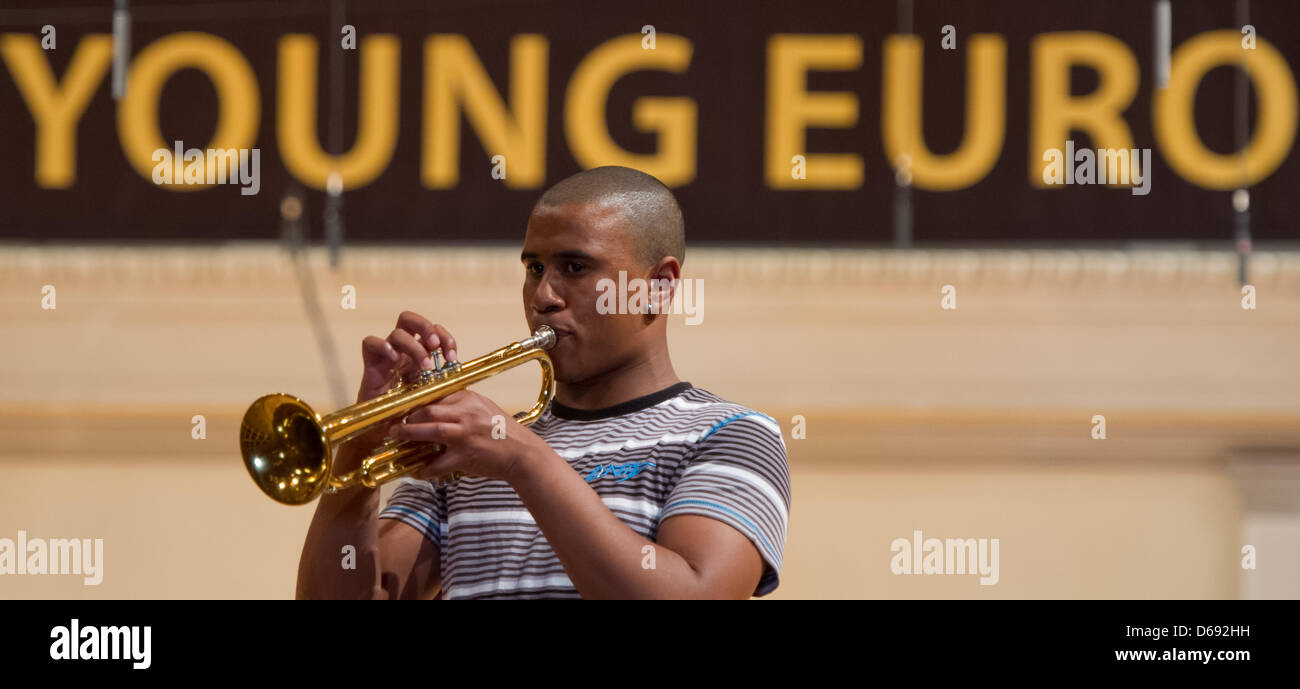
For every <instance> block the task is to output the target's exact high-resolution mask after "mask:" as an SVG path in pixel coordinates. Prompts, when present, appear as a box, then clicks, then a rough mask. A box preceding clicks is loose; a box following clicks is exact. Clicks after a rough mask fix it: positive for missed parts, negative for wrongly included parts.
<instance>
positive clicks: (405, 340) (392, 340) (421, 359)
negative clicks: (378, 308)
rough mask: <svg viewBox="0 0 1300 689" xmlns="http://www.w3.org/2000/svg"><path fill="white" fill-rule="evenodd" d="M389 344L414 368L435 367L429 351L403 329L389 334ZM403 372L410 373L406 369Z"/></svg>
mask: <svg viewBox="0 0 1300 689" xmlns="http://www.w3.org/2000/svg"><path fill="white" fill-rule="evenodd" d="M388 344H390V345H392V346H393V349H395V350H397V351H398V352H399V353H401V354H404V355H406V357H407V359H408V360H409V362H410V364H411V365H412V367H414V368H419V369H426V368H432V367H433V362H431V361H430V360H429V352H428V350H426V349H425V348H424V345H422V344H420V343H419V342H418V341H417V340H416V339H415V336H414V335H412V334H411V333H410V332H408V331H406V330H403V329H401V328H397V329H395V330H393V332H391V333H389V334H388ZM402 371H403V372H404V373H406V372H408V371H407V369H406V368H403V369H402Z"/></svg>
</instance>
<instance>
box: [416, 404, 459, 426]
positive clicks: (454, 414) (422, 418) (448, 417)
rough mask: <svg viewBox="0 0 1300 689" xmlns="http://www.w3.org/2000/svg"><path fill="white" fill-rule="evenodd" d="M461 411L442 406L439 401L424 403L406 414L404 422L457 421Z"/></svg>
mask: <svg viewBox="0 0 1300 689" xmlns="http://www.w3.org/2000/svg"><path fill="white" fill-rule="evenodd" d="M461 416H463V412H461V411H459V410H456V409H451V408H448V407H446V406H444V405H443V404H442V403H441V401H438V402H434V403H431V404H426V405H424V406H423V407H420V408H419V409H416V410H415V411H413V412H411V413H410V414H407V415H406V423H407V424H408V425H409V424H413V423H434V422H444V423H457V422H458V421H459V420H460V418H461Z"/></svg>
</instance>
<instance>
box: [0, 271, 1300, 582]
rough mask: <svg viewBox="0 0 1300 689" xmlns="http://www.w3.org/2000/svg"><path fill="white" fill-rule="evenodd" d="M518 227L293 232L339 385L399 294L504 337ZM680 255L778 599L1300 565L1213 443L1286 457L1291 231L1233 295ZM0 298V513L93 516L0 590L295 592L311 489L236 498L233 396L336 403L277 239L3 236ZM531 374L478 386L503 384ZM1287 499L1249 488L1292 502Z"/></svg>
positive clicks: (513, 325) (1113, 281)
mask: <svg viewBox="0 0 1300 689" xmlns="http://www.w3.org/2000/svg"><path fill="white" fill-rule="evenodd" d="M517 251H518V249H517V247H506V248H502V249H474V250H470V249H442V250H432V249H427V248H404V249H366V250H351V251H349V252H348V253H346V254H345V257H344V258H345V261H344V264H343V266H342V267H341V268H340V269H339V270H338V271H331V270H330V269H329V268H328V267H327V266H326V263H325V259H324V256H323V255H322V254H313V255H312V257H311V263H312V265H313V273H314V276H315V280H316V293H317V295H318V298H319V299H320V300H321V303H322V305H323V308H324V313H325V314H326V317H327V319H328V321H329V328H330V331H331V333H332V335H333V338H334V340H335V342H336V343H337V347H338V359H339V363H340V365H341V366H342V372H343V375H344V380H345V388H346V393H347V394H348V395H349V396H350V395H352V394H354V392H355V388H356V384H357V380H358V376H359V373H360V370H359V368H360V367H359V361H358V358H359V357H358V348H359V342H360V340H361V338H362V337H363V336H365V335H367V334H377V335H383V334H386V333H387V332H388V331H389V330H390V329H391V328H392V326H393V321H394V319H395V317H396V314H397V313H398V312H399V311H401V310H402V309H412V310H416V311H419V312H421V313H424V314H425V315H428V316H430V317H433V318H435V319H436V320H438V321H440V322H442V323H444V324H446V325H448V326H449V327H450V328H451V329H452V330H453V332H455V333H456V335H457V339H458V340H459V341H460V343H461V349H462V355H474V354H477V353H481V352H484V351H486V350H488V349H491V348H495V347H497V346H500V345H501V344H504V343H505V342H506V341H508V340H512V339H517V338H518V337H521V336H522V335H523V334H525V333H524V332H523V331H524V324H523V319H522V309H521V306H520V303H519V292H518V289H519V283H520V278H521V277H522V269H521V268H520V267H519V264H518V259H517ZM686 268H687V277H699V278H702V279H703V281H704V284H705V287H706V289H705V292H704V306H705V311H704V321H703V323H702V324H700V325H697V326H687V325H684V324H683V323H682V317H680V316H677V317H675V322H674V324H673V326H672V328H670V331H671V337H672V348H673V355H674V362H675V364H676V366H677V370H678V373H679V374H680V375H681V377H682V378H683V379H685V380H690V381H692V382H693V383H695V384H696V385H699V386H702V387H706V388H708V389H710V390H712V391H714V392H716V393H718V394H720V395H723V396H724V397H727V398H730V399H733V400H735V401H738V402H742V403H744V404H746V405H748V406H751V407H755V408H758V409H760V410H763V411H765V412H767V413H769V414H771V415H772V416H774V417H775V418H777V419H778V420H780V421H781V422H782V425H783V427H784V428H785V429H786V432H787V445H788V447H789V459H790V464H791V471H792V480H793V491H794V499H793V508H792V514H791V521H790V533H789V538H788V542H787V545H786V561H785V569H784V572H783V583H782V586H781V588H780V589H779V590H778V592H777V593H776V594H774V595H773V597H775V598H804V597H853V598H858V597H861V598H895V597H907V598H912V597H920V598H929V597H962V598H964V597H1010V598H1019V597H1120V598H1130V597H1131V598H1143V597H1170V596H1172V597H1193V598H1200V597H1212V598H1223V597H1236V596H1238V595H1242V594H1243V593H1247V592H1248V593H1249V595H1252V596H1256V597H1258V596H1261V595H1262V596H1263V597H1267V596H1268V595H1269V592H1270V591H1272V592H1274V593H1273V595H1286V594H1285V593H1281V594H1279V593H1277V592H1278V591H1280V590H1281V589H1278V588H1277V587H1270V586H1268V585H1265V586H1262V587H1261V586H1260V585H1258V584H1259V581H1263V578H1262V577H1256V579H1258V581H1256V580H1252V579H1248V578H1247V577H1251V576H1255V575H1257V574H1264V573H1265V572H1267V573H1268V574H1269V575H1270V576H1273V577H1275V578H1276V576H1277V575H1278V574H1279V572H1278V570H1279V569H1285V568H1292V569H1294V563H1293V562H1287V561H1286V560H1285V559H1284V558H1283V557H1281V552H1280V551H1281V550H1282V549H1286V548H1288V547H1289V548H1291V551H1296V550H1300V544H1297V543H1295V542H1294V541H1293V540H1288V539H1293V536H1288V535H1286V534H1289V533H1293V531H1288V530H1287V528H1281V529H1280V530H1279V529H1278V528H1275V527H1276V524H1277V520H1276V519H1274V520H1273V521H1269V520H1267V519H1265V520H1264V521H1261V520H1260V519H1259V518H1258V514H1259V513H1260V510H1261V509H1264V508H1260V507H1259V499H1258V498H1257V497H1252V496H1253V495H1254V493H1252V492H1251V491H1249V490H1245V489H1243V488H1242V483H1241V479H1240V472H1234V471H1231V470H1229V467H1232V466H1240V465H1241V464H1242V462H1246V463H1247V464H1249V462H1250V461H1251V458H1252V457H1254V456H1255V455H1256V454H1257V453H1258V452H1260V451H1264V450H1267V451H1268V452H1269V453H1270V454H1269V457H1270V460H1269V461H1270V462H1273V463H1275V464H1280V465H1281V466H1284V467H1286V466H1291V467H1293V466H1295V464H1296V462H1297V457H1300V452H1298V451H1297V448H1300V397H1298V396H1297V394H1296V390H1297V389H1300V364H1297V362H1296V357H1295V352H1296V351H1297V345H1300V323H1298V322H1297V320H1296V317H1295V315H1296V314H1297V313H1300V256H1297V255H1296V254H1291V253H1279V254H1261V255H1258V256H1257V257H1256V262H1255V273H1254V274H1253V276H1252V280H1253V283H1254V285H1255V286H1256V288H1257V291H1258V304H1259V308H1258V309H1256V310H1253V311H1245V310H1243V309H1242V308H1241V306H1240V299H1241V297H1240V291H1239V287H1238V286H1237V285H1236V284H1235V282H1234V277H1235V263H1234V261H1233V257H1232V256H1231V255H1229V254H1225V253H1180V252H1135V253H1118V252H920V251H917V252H900V253H891V252H875V251H856V250H855V251H847V250H846V251H838V252H828V251H803V250H800V251H796V250H789V251H760V250H746V251H711V250H706V249H694V250H692V253H691V258H690V260H689V261H688V263H687V265H686ZM46 284H51V285H54V286H55V287H56V289H57V300H58V301H57V308H56V309H54V310H42V309H41V288H42V286H43V285H46ZM344 284H351V285H354V286H355V287H356V289H357V295H358V299H357V309H356V310H354V311H347V310H343V309H341V308H340V307H339V299H340V295H339V291H340V287H341V286H342V285H344ZM945 284H951V285H954V286H956V288H957V307H958V308H957V309H956V310H954V311H945V310H942V309H940V308H939V298H940V294H939V290H940V287H941V286H942V285H945ZM0 322H3V323H4V331H5V337H4V339H3V343H2V344H0V348H2V349H0V354H3V356H0V380H2V381H3V384H2V385H0V471H2V472H3V476H4V480H3V482H0V538H6V537H7V538H15V537H16V534H17V531H18V530H20V529H22V530H24V531H26V532H27V533H28V535H29V536H32V537H45V538H71V537H99V538H104V539H105V579H104V582H103V584H101V585H100V586H98V587H85V586H82V585H81V584H80V583H79V582H80V580H79V579H78V578H76V577H72V576H44V577H39V576H0V598H18V597H29V596H52V597H114V598H116V597H185V598H189V597H216V598H230V597H284V596H288V595H290V594H291V592H292V584H293V577H294V572H295V569H296V562H297V551H298V548H299V547H300V545H301V540H302V537H303V534H304V531H305V527H306V524H307V521H308V520H309V519H310V508H288V507H282V506H279V505H277V504H274V503H272V502H271V501H270V500H269V499H267V498H265V497H263V496H262V495H261V494H260V493H258V492H257V490H256V489H255V488H254V486H253V485H252V482H251V481H249V479H248V477H247V475H246V474H245V472H244V469H243V467H242V464H241V463H240V461H239V458H238V452H237V449H236V435H235V433H236V427H237V422H238V418H239V416H240V414H242V411H243V408H244V407H245V406H246V405H247V404H248V402H250V401H252V400H253V399H254V398H256V397H257V396H259V395H262V394H265V393H268V392H273V391H283V392H292V393H295V394H298V395H300V396H302V397H304V398H305V399H307V400H308V401H309V402H311V403H313V404H314V405H316V406H317V408H318V410H329V409H332V408H333V407H334V404H335V403H334V401H333V399H332V397H331V391H330V389H329V385H328V384H327V382H326V380H325V376H324V374H323V370H324V369H323V367H322V360H321V356H320V354H319V350H318V349H317V346H316V343H315V341H314V340H313V339H312V334H311V329H310V326H309V324H308V322H307V320H306V318H305V316H304V309H303V305H302V300H301V297H300V293H299V288H298V285H297V283H296V282H295V280H294V277H293V268H292V264H291V263H289V262H288V261H287V260H286V259H285V257H284V255H283V254H282V253H281V252H280V251H279V250H278V249H276V248H274V247H267V246H260V245H231V246H224V247H213V248H205V249H168V248H124V247H119V248H103V249H88V248H66V249H48V248H37V247H8V248H0ZM535 378H536V374H535V372H534V370H533V369H531V368H530V369H526V370H520V371H518V372H512V373H510V374H507V375H506V376H503V377H502V378H501V379H499V380H496V381H492V382H490V383H488V384H486V385H485V386H484V387H483V388H481V389H483V390H484V391H485V392H488V393H489V394H492V395H493V396H494V397H496V398H497V399H498V401H500V402H501V403H502V404H503V405H507V406H508V405H514V406H522V405H523V403H524V402H525V400H527V399H528V398H530V397H531V396H533V395H535V387H534V386H535ZM196 414H202V415H204V416H205V417H206V419H207V438H206V439H205V440H194V439H192V438H191V437H190V429H191V421H190V420H191V418H192V417H193V416H194V415H196ZM1094 414H1104V415H1105V416H1106V419H1107V425H1108V429H1107V430H1108V438H1107V439H1106V440H1093V439H1092V438H1091V437H1090V429H1091V424H1090V419H1091V418H1092V416H1093V415H1094ZM795 415H802V416H803V417H805V418H806V420H807V438H806V439H795V438H791V437H790V435H789V433H790V430H791V421H792V419H793V417H794V416H795ZM1288 509H1289V508H1287V507H1285V506H1283V507H1281V508H1279V507H1277V505H1276V504H1272V505H1271V506H1268V507H1267V508H1266V509H1264V511H1265V512H1267V513H1268V514H1270V515H1273V517H1277V518H1280V519H1281V520H1282V523H1283V525H1284V527H1285V525H1286V524H1291V523H1292V522H1291V521H1288V520H1294V516H1293V515H1291V514H1290V513H1289V512H1288ZM1279 515H1280V516H1279ZM1259 524H1265V525H1268V524H1273V525H1274V527H1268V528H1265V527H1261V526H1258V525H1259ZM1252 525H1253V526H1252ZM914 529H919V530H921V531H923V533H924V534H925V535H926V536H927V537H931V536H933V537H938V538H946V537H954V538H956V537H961V538H966V537H975V538H979V537H987V538H998V539H999V542H1000V562H999V565H1000V581H999V583H998V584H996V585H994V586H980V585H979V584H978V583H977V581H976V579H977V577H974V576H925V575H916V576H896V575H894V574H892V573H891V572H890V567H889V563H890V558H891V552H890V550H889V547H890V542H891V541H892V540H893V539H895V538H910V537H911V534H912V532H913V530H914ZM1279 533H1281V534H1283V535H1282V536H1278V534H1279ZM1250 534H1255V535H1258V534H1265V535H1260V536H1253V535H1250ZM1253 537H1259V538H1262V539H1264V540H1262V541H1261V543H1266V544H1267V545H1266V547H1265V546H1261V547H1265V550H1264V551H1261V552H1260V554H1259V562H1260V565H1259V566H1260V568H1261V570H1260V571H1258V572H1243V570H1242V569H1241V568H1240V566H1239V561H1240V557H1241V556H1240V550H1241V547H1242V545H1243V544H1245V543H1246V542H1247V541H1246V540H1245V539H1246V538H1253ZM1266 568H1272V569H1266ZM1290 574H1292V576H1291V577H1283V579H1294V578H1295V576H1294V575H1295V574H1296V572H1294V571H1292V572H1290ZM1272 580H1273V579H1270V581H1272ZM1252 586H1253V588H1251V587H1252ZM1291 595H1294V594H1291Z"/></svg>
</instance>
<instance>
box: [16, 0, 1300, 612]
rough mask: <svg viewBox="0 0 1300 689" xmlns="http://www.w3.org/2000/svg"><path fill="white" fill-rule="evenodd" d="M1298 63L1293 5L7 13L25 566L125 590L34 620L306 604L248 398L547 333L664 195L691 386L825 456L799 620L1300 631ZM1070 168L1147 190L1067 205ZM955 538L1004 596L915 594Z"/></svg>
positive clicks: (335, 5)
mask: <svg viewBox="0 0 1300 689" xmlns="http://www.w3.org/2000/svg"><path fill="white" fill-rule="evenodd" d="M1298 59H1300V27H1298V26H1297V24H1296V22H1295V13H1294V5H1292V4H1291V3H1289V2H1282V1H1277V2H1266V1H1262V0H1252V1H1250V2H1246V1H1245V0H1228V1H1224V2H1213V1H1210V0H1178V1H1175V2H1161V1H1155V2H1145V1H1142V2H1121V1H1119V0H1108V1H1102V2H1094V3H1088V4H1086V5H1079V6H1069V7H1065V6H1059V4H1058V3H1038V2H1028V1H1023V2H1022V1H1012V0H1007V1H1005V2H955V1H954V2H943V1H939V0H934V1H926V0H889V1H885V2H860V3H842V2H832V1H830V0H803V1H801V2H798V3H793V2H739V1H729V2H689V3H688V2H647V3H638V4H637V5H635V6H629V7H627V8H620V9H615V8H612V7H610V6H609V5H608V4H607V3H599V2H587V1H582V0H557V1H555V2H524V1H513V2H510V1H501V2H496V1H492V0H488V1H485V2H480V3H460V2H406V1H393V2H369V3H358V2H345V1H343V0H330V1H327V2H317V1H313V2H294V1H290V2H252V1H250V2H215V1H214V2H204V1H203V0H196V1H195V2H173V3H163V2H156V1H155V2H138V1H136V2H119V3H117V4H116V5H115V4H114V3H112V2H87V1H86V0H80V1H78V0H66V1H62V2H42V3H18V5H17V6H13V7H11V6H8V5H7V6H6V7H5V8H3V9H0V63H2V64H0V147H2V149H3V151H4V152H5V153H6V159H7V164H6V165H4V166H0V324H3V338H2V339H0V354H2V355H3V356H0V475H2V476H3V480H2V481H0V538H8V539H14V540H16V539H17V538H18V533H19V531H23V532H25V533H26V535H27V537H29V538H46V539H51V538H102V539H104V579H103V582H102V583H101V584H100V585H98V586H86V585H83V582H82V579H81V577H79V576H73V575H47V576H34V575H12V576H11V575H7V574H6V575H0V597H3V598H30V597H49V598H284V597H291V596H292V595H293V590H294V589H293V587H294V580H295V576H296V571H297V561H298V554H299V550H300V548H301V545H302V541H303V538H304V537H305V534H306V528H307V524H308V523H309V521H310V519H311V514H312V510H313V508H312V507H298V508H291V507H285V506H281V505H279V504H276V503H274V502H272V501H271V500H270V499H268V498H267V497H265V496H264V495H262V494H261V493H260V492H259V491H258V490H257V488H256V487H255V486H254V484H253V482H252V481H251V480H250V479H249V477H248V475H247V473H246V471H245V469H244V467H243V465H242V463H241V461H240V457H239V451H238V447H237V445H238V425H239V420H240V417H241V416H242V414H243V411H244V409H245V408H246V407H247V405H248V404H249V403H250V402H252V401H253V400H254V399H255V398H257V397H259V396H261V395H263V394H267V393H270V392H288V393H292V394H296V395H298V396H300V397H302V398H303V399H305V400H306V401H308V402H309V403H310V404H312V405H313V407H315V408H316V409H317V410H318V411H328V410H333V409H336V408H338V407H341V406H343V405H344V404H347V403H350V402H351V401H352V400H353V399H354V398H355V395H356V389H357V385H358V383H359V377H360V373H361V361H360V342H361V339H362V338H363V337H365V336H367V335H380V336H383V335H386V334H387V333H388V332H389V331H391V330H392V328H393V325H394V323H395V321H396V318H397V315H398V314H399V313H400V312H401V311H403V310H408V309H409V310H413V311H416V312H418V313H421V314H423V315H425V316H428V317H430V318H432V319H433V320H435V321H437V322H439V323H442V324H444V325H446V326H447V327H448V328H449V329H450V330H451V331H452V332H453V333H455V335H456V338H457V339H458V340H459V341H460V344H461V353H462V356H463V357H464V356H476V355H478V354H480V353H485V352H487V351H489V350H491V349H495V348H497V347H500V346H502V345H504V344H505V343H507V342H508V341H512V340H516V339H519V338H521V337H523V336H525V335H526V334H527V333H526V332H525V331H526V324H525V322H524V319H523V311H522V303H521V301H520V296H519V295H520V292H519V289H520V286H521V281H522V278H523V271H522V268H521V266H520V264H519V262H518V261H519V259H518V252H519V247H520V244H521V242H522V237H523V230H524V225H525V222H526V220H527V215H528V211H529V209H530V208H531V206H532V204H533V203H534V202H535V201H536V199H537V197H538V196H539V195H540V194H541V192H542V191H543V190H544V189H545V188H547V187H548V186H550V185H551V184H554V183H555V182H557V181H559V180H560V179H563V178H564V177H566V176H568V175H570V174H572V173H574V172H576V171H578V170H581V169H585V168H590V167H595V166H598V165H605V164H621V165H628V166H632V167H636V168H638V169H641V170H644V171H646V172H649V173H651V174H654V175H656V176H657V177H659V178H660V179H661V180H663V181H664V182H665V183H666V184H668V185H669V186H670V187H672V188H673V190H674V192H675V193H676V194H677V196H678V199H679V201H680V203H681V205H682V208H683V211H684V215H685V218H686V225H687V241H688V247H689V249H688V256H687V260H686V261H685V264H684V277H686V278H699V279H701V280H702V282H703V285H704V286H705V290H704V293H703V295H702V297H701V299H702V306H703V311H702V315H703V318H702V320H701V321H700V322H699V323H698V324H694V325H691V324H688V323H687V322H686V321H687V317H686V316H684V315H674V316H671V317H670V318H671V324H670V327H669V336H670V341H671V348H672V353H673V360H674V365H675V367H676V369H677V371H678V373H679V375H681V377H682V378H683V379H684V380H688V381H691V382H692V383H694V384H695V385H696V386H699V387H703V388H706V389H708V390H710V391H712V392H714V393H717V394H719V395H721V396H722V397H725V398H727V399H731V400H734V401H737V402H739V403H742V404H745V405H746V406H749V407H753V408H755V409H758V410H760V411H763V412H764V413H766V414H768V415H770V416H772V417H773V418H775V419H777V420H778V421H780V423H781V425H782V428H783V430H784V431H785V440H786V445H787V448H788V458H789V462H790V468H791V476H792V487H793V503H792V509H791V519H790V527H789V533H788V540H787V542H786V547H785V558H784V565H783V570H782V583H781V586H780V588H779V589H777V591H776V592H775V593H773V594H772V595H771V596H770V598H777V599H780V598H1300V396H1298V395H1297V390H1300V362H1298V361H1297V358H1296V352H1297V350H1298V349H1300V244H1297V243H1296V242H1295V240H1296V235H1297V218H1300V201H1297V195H1296V190H1297V188H1298V187H1300V163H1298V162H1297V155H1296V152H1295V145H1294V144H1295V137H1296V121H1297V112H1298V111H1300V107H1298V106H1297V96H1296V76H1295V71H1296V66H1297V62H1298ZM178 141H179V142H183V143H182V144H177V143H176V142H178ZM1067 142H1073V144H1072V145H1070V144H1067ZM1067 145H1069V146H1070V148H1071V149H1072V150H1078V149H1092V150H1096V149H1116V150H1118V149H1125V150H1129V149H1136V150H1137V151H1139V152H1140V151H1142V150H1143V149H1146V150H1148V151H1149V155H1150V165H1149V166H1146V165H1145V164H1143V174H1144V175H1146V176H1147V180H1146V182H1142V181H1139V180H1137V179H1133V180H1132V181H1133V182H1134V186H1135V187H1141V186H1143V185H1144V184H1145V185H1147V189H1146V191H1147V193H1132V192H1133V191H1134V189H1133V188H1131V187H1130V186H1129V185H1120V184H1110V185H1103V184H1095V183H1092V182H1091V178H1090V177H1088V176H1086V175H1084V173H1081V172H1079V173H1077V176H1074V177H1073V180H1075V181H1079V182H1081V183H1078V184H1070V185H1052V184H1047V183H1045V182H1044V164H1045V163H1044V153H1045V152H1047V151H1049V150H1050V149H1053V148H1055V149H1060V150H1066V148H1067ZM178 146H179V147H180V148H181V149H190V148H195V149H199V150H200V151H206V149H220V150H225V149H235V150H236V151H243V152H245V154H246V155H245V158H244V168H243V170H244V171H245V172H246V173H248V174H247V175H246V177H245V178H244V179H243V180H242V181H241V183H239V184H220V183H218V184H201V183H194V182H193V181H191V182H187V183H175V182H169V181H166V180H164V181H158V179H159V178H158V174H159V167H158V165H159V158H158V157H156V156H157V155H158V154H157V152H158V151H159V150H160V149H162V150H166V151H171V150H175V147H178ZM254 149H256V151H257V156H256V157H253V155H252V151H253V150H254ZM1136 159H1137V160H1141V159H1142V158H1141V157H1140V156H1136ZM1076 161H1079V162H1075V163H1074V164H1073V165H1069V164H1067V165H1069V166H1068V167H1067V168H1066V170H1065V172H1064V174H1065V175H1066V176H1070V175H1072V174H1074V173H1076V170H1075V167H1076V166H1080V165H1085V164H1086V162H1084V161H1083V160H1082V159H1077V158H1076ZM1049 172H1050V171H1049ZM241 190H242V191H243V192H245V193H241ZM253 191H255V192H256V193H252V192H253ZM692 320H693V319H692ZM535 379H536V373H535V372H534V371H533V369H532V368H531V367H526V368H521V369H520V370H518V371H512V372H510V373H507V374H504V375H503V376H501V377H499V378H497V379H494V380H492V381H490V382H488V383H486V384H485V385H483V386H482V387H480V388H479V389H480V390H482V391H483V392H485V393H486V394H489V395H490V396H492V397H493V398H494V399H495V400H496V401H498V403H500V404H501V405H502V406H503V407H504V408H507V409H514V408H523V407H525V406H526V405H527V404H529V403H530V402H531V400H532V399H533V398H534V397H535V395H536V387H535V386H536V380H535ZM1098 417H1104V420H1103V421H1100V422H1099V421H1098ZM796 429H798V430H797V431H796ZM1103 436H1104V437H1103ZM915 531H921V532H922V533H923V534H924V537H925V538H940V539H945V538H962V539H965V538H989V539H993V538H996V539H998V540H999V543H1000V550H999V552H1000V563H999V569H1000V572H999V580H998V582H997V583H996V584H995V585H989V586H984V585H981V584H980V583H979V576H978V575H899V574H895V573H893V571H891V567H890V563H891V559H892V558H893V556H894V552H893V551H891V543H892V542H893V541H894V540H895V539H899V538H902V539H908V540H910V539H911V538H912V536H913V533H914V532H915Z"/></svg>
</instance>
